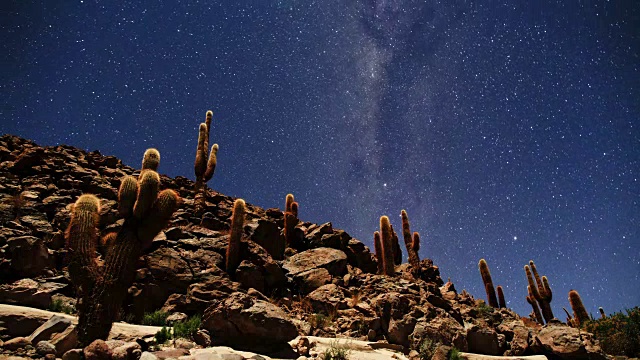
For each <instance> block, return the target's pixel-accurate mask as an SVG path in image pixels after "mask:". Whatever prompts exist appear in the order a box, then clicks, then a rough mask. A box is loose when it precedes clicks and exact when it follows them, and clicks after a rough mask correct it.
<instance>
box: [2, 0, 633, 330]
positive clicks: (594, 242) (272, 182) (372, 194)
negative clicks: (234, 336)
mask: <svg viewBox="0 0 640 360" xmlns="http://www.w3.org/2000/svg"><path fill="white" fill-rule="evenodd" d="M210 3H211V2H209V1H188V2H181V1H180V2H179V1H175V2H161V1H158V2H141V1H122V2H118V4H116V3H110V4H105V3H104V2H101V3H100V4H98V3H97V2H95V1H90V0H84V1H62V2H53V1H34V2H25V1H5V2H3V4H2V5H0V7H2V12H1V15H0V16H1V19H2V20H1V27H2V34H3V39H4V40H3V41H2V43H1V44H0V47H1V50H2V51H1V55H0V58H1V59H2V60H1V61H2V63H1V66H2V72H1V78H0V88H1V89H2V106H1V108H0V119H1V120H0V121H1V122H0V132H1V133H12V134H16V135H20V136H23V137H26V138H30V139H33V140H35V141H36V142H37V143H39V144H41V145H56V144H60V143H64V144H69V145H73V146H77V147H81V148H84V149H87V150H96V149H97V150H100V152H102V153H103V154H109V155H115V156H117V157H119V158H121V159H123V161H124V162H125V163H126V164H128V165H131V166H136V167H137V166H139V163H140V158H141V156H142V153H143V152H144V150H145V149H146V148H147V147H157V148H158V149H159V150H160V152H161V154H162V162H161V168H160V170H161V172H164V173H166V174H168V175H170V176H175V175H182V176H187V177H190V178H193V177H194V174H193V160H194V156H195V147H196V142H197V131H198V125H199V123H200V122H202V121H203V120H204V114H205V112H206V110H208V109H212V110H213V111H214V113H215V115H214V126H213V130H212V134H211V138H212V143H213V142H217V143H218V144H219V145H220V151H219V153H218V168H217V170H216V174H215V176H214V178H213V180H212V181H211V182H210V183H209V185H210V186H211V187H212V188H213V189H215V190H218V191H221V192H223V193H225V194H227V195H231V196H238V197H242V198H244V199H246V200H247V201H249V202H251V203H254V204H257V205H260V206H263V207H282V206H283V203H284V197H285V195H286V194H287V193H289V192H292V193H294V194H295V196H296V200H298V202H299V203H300V217H301V218H302V219H303V220H308V221H313V222H325V221H331V222H333V224H334V226H336V227H338V228H344V229H345V230H347V231H348V232H349V233H350V234H351V235H352V236H354V237H356V238H358V239H360V240H362V241H364V242H365V243H367V244H368V245H369V246H370V247H372V246H371V244H372V233H373V232H374V231H375V230H376V228H377V226H378V218H379V216H380V215H385V214H386V215H389V216H390V217H391V219H392V223H393V224H395V225H396V227H397V228H399V227H400V216H399V214H400V210H402V209H406V210H407V211H408V214H409V218H410V219H411V222H412V230H414V231H419V232H420V233H421V234H422V239H423V246H422V250H421V254H420V255H421V256H422V257H430V258H432V259H434V261H435V263H436V264H437V265H439V266H440V268H441V273H442V275H443V278H444V279H446V278H447V277H451V279H452V281H453V282H454V283H455V284H456V286H457V287H458V288H459V289H463V288H466V289H467V290H469V291H470V292H471V293H472V294H474V295H476V296H477V297H482V298H484V297H485V295H484V288H483V286H482V282H481V278H480V275H479V273H478V269H477V262H478V260H479V259H480V258H486V259H487V261H488V263H489V266H490V268H491V270H492V274H493V280H494V283H495V284H496V285H498V284H501V285H503V286H504V287H505V295H506V298H507V301H508V305H509V306H510V307H512V308H514V309H515V310H516V311H518V312H520V313H521V314H528V313H529V311H530V307H529V305H528V304H527V303H526V301H525V299H524V297H525V295H526V278H525V275H524V271H523V269H522V268H523V266H524V265H525V264H526V263H527V261H528V260H529V259H533V260H534V261H536V263H537V264H538V269H539V270H540V272H541V273H542V274H543V275H547V276H548V277H549V281H550V283H551V287H552V288H553V290H554V300H553V302H552V305H553V307H554V311H555V314H556V315H557V316H558V317H561V318H564V315H563V313H562V310H561V308H562V307H563V306H564V307H568V301H567V293H568V291H569V289H572V288H574V289H576V290H578V291H579V292H580V294H581V295H582V297H583V301H584V303H585V305H586V306H587V308H588V311H590V312H592V313H594V314H595V313H597V307H598V306H603V307H604V308H605V310H606V311H607V312H613V311H618V310H621V309H623V308H628V307H631V306H635V305H640V286H639V285H638V284H640V278H639V277H640V204H639V203H638V201H639V199H640V196H639V195H640V183H639V181H638V177H639V176H640V175H639V174H638V173H639V171H640V161H639V160H640V129H639V126H640V124H639V121H638V120H639V116H640V105H639V104H640V91H639V86H640V71H639V66H640V61H639V51H640V30H639V29H640V27H638V26H637V25H638V24H639V23H640V5H638V2H636V1H612V2H602V1H593V2H586V1H557V2H548V1H546V2H544V3H541V2H526V3H525V2H517V3H514V2H507V3H506V4H502V3H499V2H496V1H453V2H436V1H413V2H412V1H377V2H371V1H366V2H359V1H320V2H311V1H279V2H274V1H253V2H250V3H251V4H241V5H238V4H237V3H236V2H235V1H223V3H222V4H210ZM518 3H522V4H518Z"/></svg>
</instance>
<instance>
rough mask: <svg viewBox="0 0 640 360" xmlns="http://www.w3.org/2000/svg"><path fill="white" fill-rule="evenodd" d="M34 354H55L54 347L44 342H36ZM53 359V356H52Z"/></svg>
mask: <svg viewBox="0 0 640 360" xmlns="http://www.w3.org/2000/svg"><path fill="white" fill-rule="evenodd" d="M36 353H38V354H40V355H42V356H45V355H47V354H53V355H55V354H56V347H55V346H53V344H51V343H50V342H48V341H46V340H42V341H38V342H37V343H36ZM54 359H55V356H54Z"/></svg>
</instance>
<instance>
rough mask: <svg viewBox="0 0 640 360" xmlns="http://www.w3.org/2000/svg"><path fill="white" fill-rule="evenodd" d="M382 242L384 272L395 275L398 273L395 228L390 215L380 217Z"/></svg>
mask: <svg viewBox="0 0 640 360" xmlns="http://www.w3.org/2000/svg"><path fill="white" fill-rule="evenodd" d="M380 238H381V239H380V240H381V241H380V243H381V244H382V270H383V271H382V273H383V274H384V275H389V276H393V275H395V273H396V270H395V261H394V258H393V257H394V256H393V255H394V254H393V252H394V251H393V248H394V242H393V229H392V228H391V223H390V222H389V217H387V216H381V217H380Z"/></svg>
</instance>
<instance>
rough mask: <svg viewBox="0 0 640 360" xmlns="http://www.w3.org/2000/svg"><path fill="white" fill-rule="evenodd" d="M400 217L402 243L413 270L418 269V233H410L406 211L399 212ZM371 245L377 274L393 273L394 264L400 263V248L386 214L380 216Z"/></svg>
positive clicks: (390, 274)
mask: <svg viewBox="0 0 640 360" xmlns="http://www.w3.org/2000/svg"><path fill="white" fill-rule="evenodd" d="M400 217H401V218H402V236H403V238H404V244H405V246H406V248H407V254H408V257H409V265H410V266H411V270H412V271H413V272H415V271H418V270H419V269H420V257H419V256H418V251H420V234H419V233H417V232H414V233H413V234H412V233H411V228H410V224H409V217H408V216H407V212H406V211H405V210H402V211H401V212H400ZM373 246H374V248H375V252H376V258H377V259H378V274H384V275H389V276H393V275H394V274H395V266H396V265H400V264H402V249H401V248H400V242H399V240H398V234H397V233H396V232H395V230H394V229H393V226H392V225H391V222H390V221H389V217H388V216H381V217H380V231H376V232H374V233H373Z"/></svg>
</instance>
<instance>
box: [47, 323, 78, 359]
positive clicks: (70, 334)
mask: <svg viewBox="0 0 640 360" xmlns="http://www.w3.org/2000/svg"><path fill="white" fill-rule="evenodd" d="M50 342H51V344H52V345H53V346H55V348H56V355H58V356H62V355H63V354H66V353H67V352H69V351H70V350H71V349H74V348H75V347H76V346H78V332H77V331H76V327H75V326H73V325H71V326H69V327H67V328H66V329H65V330H64V331H62V332H61V333H58V334H57V335H55V336H54V337H53V339H51V341H50Z"/></svg>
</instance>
